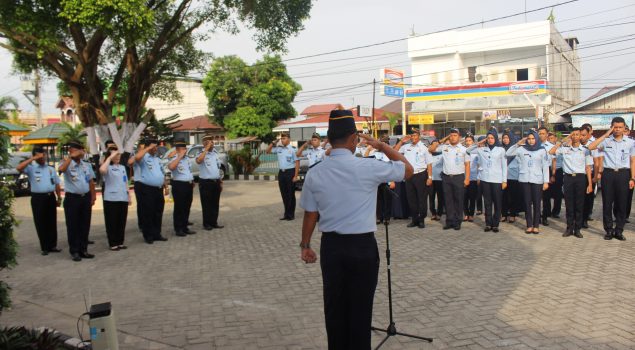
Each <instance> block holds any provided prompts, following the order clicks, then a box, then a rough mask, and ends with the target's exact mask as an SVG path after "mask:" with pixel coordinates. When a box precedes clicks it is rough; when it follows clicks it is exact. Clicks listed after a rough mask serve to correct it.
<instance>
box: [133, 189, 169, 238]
mask: <svg viewBox="0 0 635 350" xmlns="http://www.w3.org/2000/svg"><path fill="white" fill-rule="evenodd" d="M139 192H140V193H141V198H142V199H141V200H140V199H137V211H138V210H139V209H140V210H141V212H142V213H143V221H142V222H141V225H142V226H141V232H142V233H143V238H144V239H146V240H151V241H152V240H154V239H156V238H159V237H161V223H162V222H163V208H164V207H165V199H164V198H163V188H162V187H154V186H148V185H146V184H144V183H141V182H139Z"/></svg>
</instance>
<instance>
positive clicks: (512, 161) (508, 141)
mask: <svg viewBox="0 0 635 350" xmlns="http://www.w3.org/2000/svg"><path fill="white" fill-rule="evenodd" d="M516 142H518V137H517V136H516V135H514V133H513V132H510V131H505V132H504V133H503V137H502V138H501V143H502V146H503V148H504V149H505V152H507V150H509V148H510V147H511V146H512V145H514V144H515V143H516ZM506 157H507V188H505V189H504V190H503V204H502V212H501V215H502V217H503V218H502V219H501V221H502V222H509V223H514V222H516V216H518V213H519V212H521V211H523V210H524V209H523V207H522V204H523V203H524V202H525V201H524V199H523V192H522V190H521V188H520V184H519V183H518V172H519V167H520V165H519V162H518V157H516V156H512V157H509V156H507V154H506Z"/></svg>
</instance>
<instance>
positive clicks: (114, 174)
mask: <svg viewBox="0 0 635 350" xmlns="http://www.w3.org/2000/svg"><path fill="white" fill-rule="evenodd" d="M104 182H105V188H106V191H105V192H104V200H105V201H109V202H128V176H127V175H126V168H125V167H124V166H123V165H121V164H110V165H108V172H107V173H106V174H104Z"/></svg>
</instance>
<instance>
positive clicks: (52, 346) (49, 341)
mask: <svg viewBox="0 0 635 350" xmlns="http://www.w3.org/2000/svg"><path fill="white" fill-rule="evenodd" d="M63 345H64V342H63V341H62V340H61V339H60V336H59V335H55V334H53V333H52V332H49V331H48V330H44V332H40V331H38V330H35V329H28V328H26V327H11V328H2V329H0V350H9V349H11V350H62V349H64V347H63Z"/></svg>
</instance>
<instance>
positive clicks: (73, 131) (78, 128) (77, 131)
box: [57, 122, 106, 150]
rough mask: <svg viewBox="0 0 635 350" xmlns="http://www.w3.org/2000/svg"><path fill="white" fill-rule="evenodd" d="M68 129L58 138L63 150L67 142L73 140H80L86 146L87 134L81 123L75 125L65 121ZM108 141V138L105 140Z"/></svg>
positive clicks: (58, 143) (58, 144)
mask: <svg viewBox="0 0 635 350" xmlns="http://www.w3.org/2000/svg"><path fill="white" fill-rule="evenodd" d="M62 124H64V125H65V126H66V127H67V128H68V129H67V130H66V132H64V133H63V134H62V135H60V137H59V138H58V139H57V147H58V148H59V149H60V150H61V149H62V148H63V147H64V145H65V144H67V143H69V142H71V141H73V142H79V143H81V144H82V145H84V146H85V144H86V134H85V133H84V127H83V126H82V125H81V124H77V125H75V126H73V125H71V124H69V123H66V122H63V123H62ZM104 141H106V140H104Z"/></svg>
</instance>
